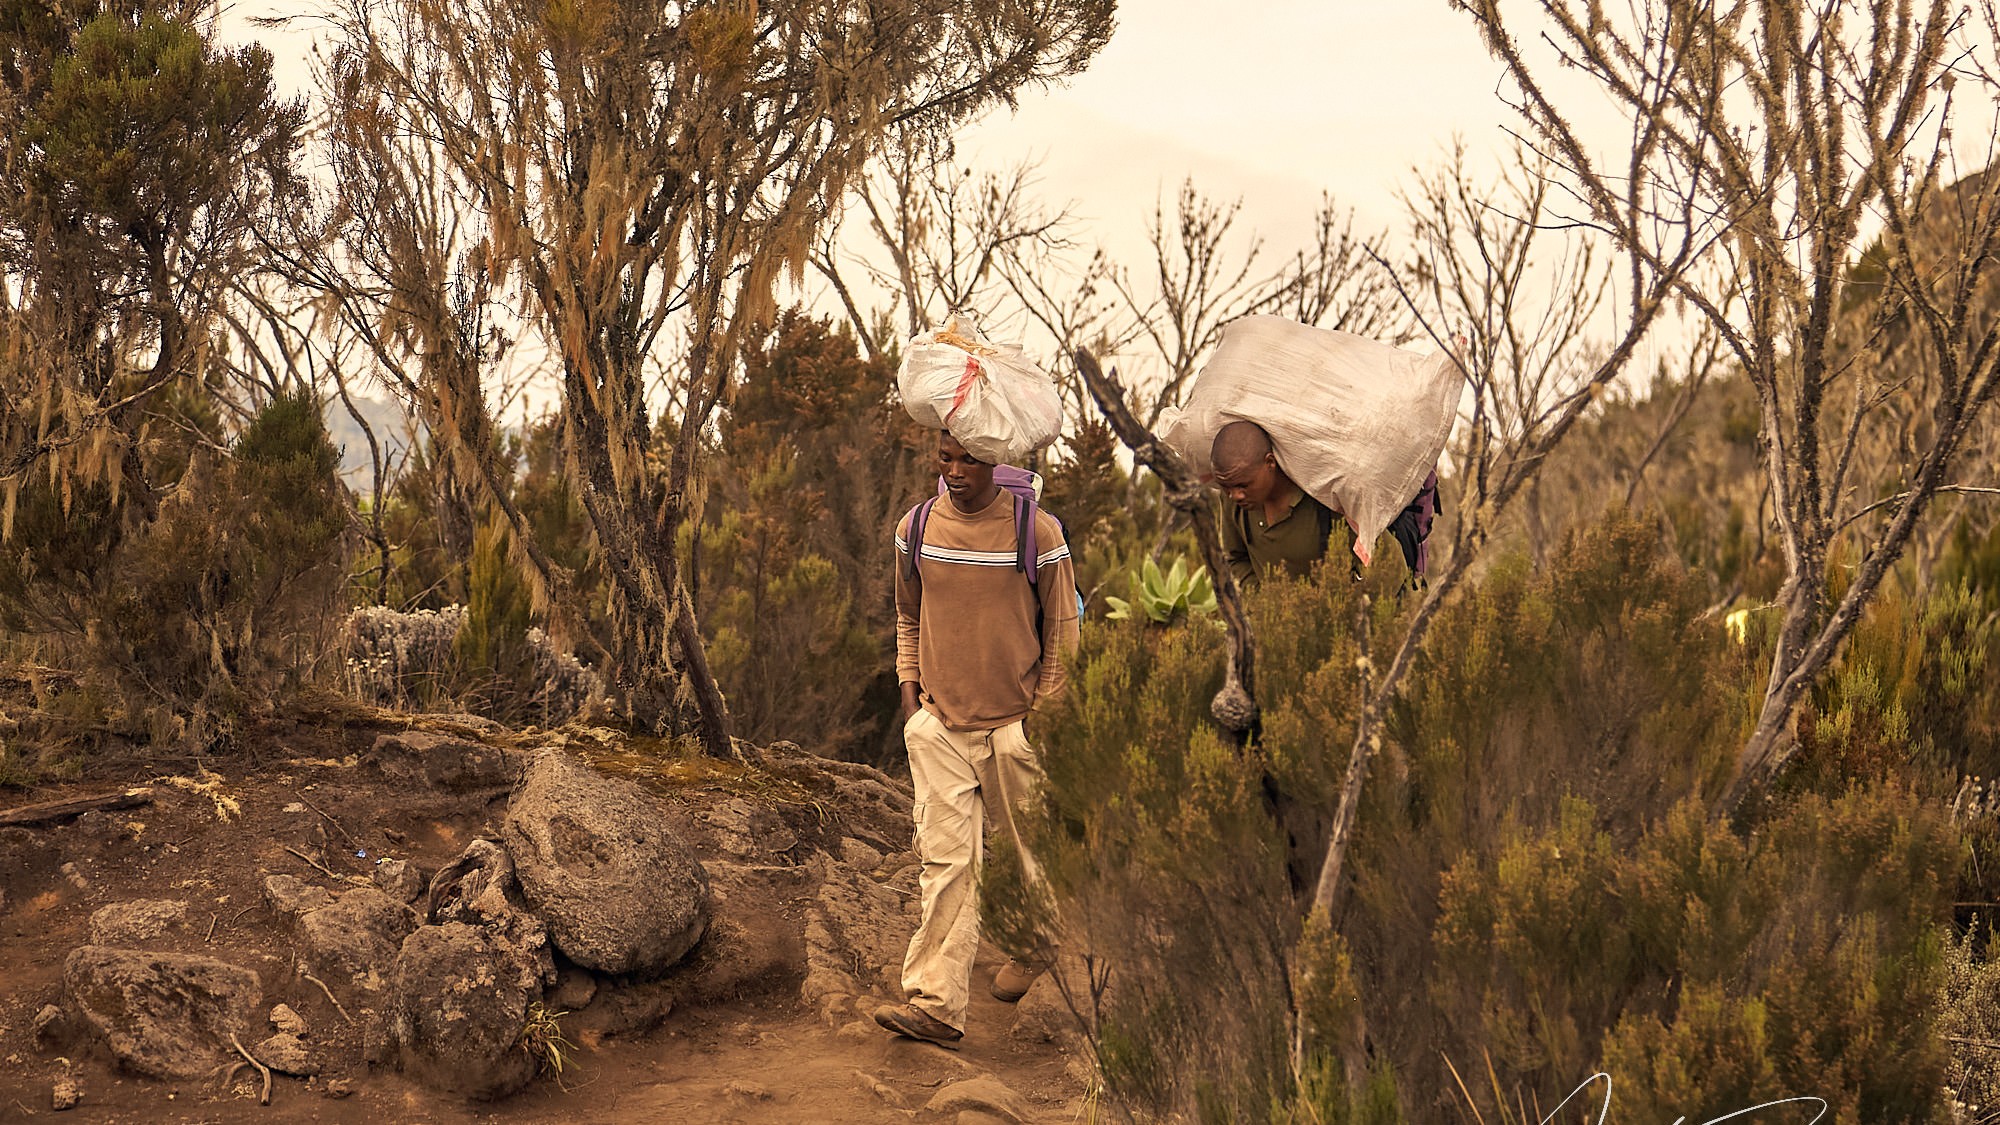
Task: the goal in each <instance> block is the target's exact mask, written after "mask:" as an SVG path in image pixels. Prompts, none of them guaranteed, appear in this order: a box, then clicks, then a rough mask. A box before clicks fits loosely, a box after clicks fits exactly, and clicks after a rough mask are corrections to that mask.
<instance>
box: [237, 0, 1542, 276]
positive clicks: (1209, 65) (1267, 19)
mask: <svg viewBox="0 0 2000 1125" xmlns="http://www.w3.org/2000/svg"><path fill="white" fill-rule="evenodd" d="M279 10H281V6H280V5H277V4H268V5H267V4H256V3H253V4H249V5H243V6H238V7H235V8H233V9H232V10H231V11H230V13H229V14H228V15H227V16H225V18H224V21H223V26H224V34H225V36H227V37H229V38H244V39H248V38H255V39H258V40H261V41H262V42H263V43H264V44H265V45H266V46H267V47H269V48H270V49H271V50H272V52H273V54H274V55H275V56H276V59H277V71H278V78H279V82H280V84H281V87H282V88H283V89H285V90H286V92H288V93H294V94H297V93H304V92H306V83H307V81H308V77H309V74H308V70H307V65H306V58H305V52H306V50H307V49H308V46H309V44H308V39H307V36H306V35H305V34H303V33H301V32H279V31H275V30H272V29H269V28H253V27H250V26H248V24H247V23H246V20H247V19H248V18H249V17H250V16H254V15H260V14H265V13H273V12H276V11H279ZM1498 78H1499V68H1498V67H1497V66H1496V65H1495V64H1494V63H1493V62H1492V60H1491V59H1490V58H1489V57H1488V56H1487V54H1486V52H1485V50H1484V48H1482V47H1481V46H1480V43H1479V39H1478V36H1477V35H1476V34H1475V33H1474V32H1473V30H1472V24H1471V21H1470V19H1469V18H1468V17H1467V16H1466V15H1465V14H1463V13H1460V12H1454V11H1451V10H1450V8H1449V6H1448V5H1447V3H1446V2H1445V0H1263V2H1260V3H1256V4H1243V5H1234V4H1230V5H1225V4H1221V3H1218V2H1216V0H1124V2H1123V3H1121V4H1120V6H1119V12H1118V29H1117V32H1116V33H1115V34H1114V35H1113V36H1112V39H1111V42H1110V43H1109V45H1107V46H1106V47H1105V49H1104V51H1103V52H1102V53H1101V54H1100V55H1099V56H1098V58H1097V60H1096V61H1095V62H1094V63H1093V64H1092V65H1091V67H1090V69H1089V70H1088V71H1086V72H1085V73H1084V74H1082V75H1081V76H1079V77H1077V78H1076V79H1074V80H1072V81H1071V82H1070V83H1069V84H1067V85H1066V86H1061V87H1052V88H1048V89H1044V90H1038V91H1030V92H1028V93H1026V94H1025V95H1024V96H1023V97H1022V98H1021V104H1020V108H1019V111H1018V112H1017V113H1013V114H1009V113H1007V112H1006V111H1005V110H1004V109H1003V110H1001V111H999V112H996V113H994V114H991V115H989V116H988V117H987V118H986V119H984V120H983V121H981V122H979V123H977V124H975V125H974V126H972V127H970V128H969V129H968V130H966V131H965V132H964V133H962V134H961V136H960V138H959V150H960V154H961V156H962V157H963V158H965V159H966V160H968V161H969V162H971V163H973V164H974V165H975V166H990V167H996V168H997V167H1005V166H1009V165H1012V164H1014V163H1017V162H1018V161H1019V160H1020V159H1022V158H1023V157H1030V156H1032V157H1035V158H1037V159H1039V160H1040V162H1041V169H1042V175H1041V188H1042V192H1043V194H1044V195H1045V197H1046V201H1047V202H1049V203H1051V204H1054V205H1061V204H1064V203H1073V204H1074V205H1075V207H1076V211H1077V214H1078V215H1079V216H1080V217H1081V218H1083V219H1085V220H1086V221H1088V222H1089V223H1091V224H1092V227H1093V230H1094V231H1101V234H1102V236H1103V237H1102V241H1105V242H1107V243H1109V244H1111V245H1112V246H1113V247H1122V246H1126V245H1131V244H1138V245H1141V246H1142V245H1143V243H1142V242H1141V240H1142V238H1143V230H1144V226H1143V220H1144V217H1145V216H1146V215H1147V214H1150V211H1151V208H1152V204H1153V201H1154V199H1155V198H1156V196H1158V195H1160V194H1162V193H1164V195H1165V196H1166V198H1167V200H1168V201H1169V203H1171V201H1172V198H1173V193H1174V192H1175V191H1176V190H1177V188H1178V187H1179V184H1180V182H1181V180H1182V179H1184V178H1186V177H1188V176H1190V175H1192V176H1193V177H1194V179H1195V181H1196V183H1197V185H1198V186H1199V187H1201V189H1202V190H1203V191H1205V192H1206V193H1207V194H1209V195H1210V196H1213V197H1218V198H1221V199H1231V198H1235V197H1237V196H1241V197H1242V199H1243V218H1242V220H1241V222H1243V223H1244V224H1246V225H1249V226H1254V227H1255V228H1256V229H1257V230H1258V231H1259V232H1260V233H1263V234H1265V235H1267V236H1268V237H1269V238H1270V240H1271V242H1272V243H1273V246H1274V248H1276V247H1277V246H1279V245H1283V244H1287V243H1289V242H1291V241H1293V240H1294V239H1296V238H1299V237H1303V236H1304V235H1305V234H1306V233H1307V232H1309V231H1310V229H1311V219H1312V216H1313V213H1314V211H1315V210H1316V208H1317V206H1318V203H1319V199H1320V194H1321V192H1322V191H1331V192H1332V193H1333V194H1334V197H1335V198H1336V200H1338V201H1340V202H1341V203H1342V204H1343V205H1347V206H1351V207H1353V208H1355V210H1356V212H1357V215H1358V218H1359V220H1360V221H1359V224H1358V225H1359V226H1360V227H1361V228H1362V229H1366V230H1380V229H1382V228H1384V227H1387V226H1390V225H1392V224H1394V223H1395V222H1396V221H1397V210H1396V206H1395V199H1394V194H1393V193H1394V190H1395V187H1396V185H1397V183H1398V181H1399V180H1400V179H1402V178H1403V177H1405V176H1406V174H1407V173H1408V171H1409V169H1410V168H1411V166H1413V165H1417V164H1429V163H1431V162H1432V161H1434V160H1435V159H1436V157H1437V156H1438V154H1439V152H1440V151H1441V150H1442V149H1443V147H1444V146H1446V145H1448V144H1449V143H1450V142H1451V139H1452V136H1453V135H1454V134H1455V133H1456V134H1460V135H1463V136H1464V137H1465V138H1466V139H1467V140H1468V142H1470V143H1471V145H1472V147H1473V149H1474V150H1475V151H1498V150H1499V149H1500V148H1502V147H1503V146H1504V145H1505V143H1506V138H1505V137H1504V135H1502V133H1501V132H1500V126H1501V124H1502V122H1505V121H1508V120H1510V111H1509V110H1508V109H1507V108H1506V107H1505V106H1504V105H1502V104H1501V103H1500V102H1499V100H1498V98H1497V97H1496V95H1495V89H1496V83H1497V81H1498Z"/></svg>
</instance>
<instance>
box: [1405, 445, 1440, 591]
mask: <svg viewBox="0 0 2000 1125" xmlns="http://www.w3.org/2000/svg"><path fill="white" fill-rule="evenodd" d="M1437 502H1438V475H1437V470H1436V469H1432V470H1431V475H1430V476H1427V477H1425V478H1424V487H1423V488H1422V489H1421V490H1420V491H1418V493H1417V498H1416V499H1415V500H1414V501H1412V502H1411V503H1412V506H1413V507H1415V508H1416V509H1417V565H1416V566H1415V567H1414V568H1412V569H1414V570H1415V571H1416V572H1417V576H1418V577H1419V578H1421V577H1423V576H1424V575H1426V574H1428V573H1430V569H1431V523H1432V522H1433V521H1435V520H1436V519H1437Z"/></svg>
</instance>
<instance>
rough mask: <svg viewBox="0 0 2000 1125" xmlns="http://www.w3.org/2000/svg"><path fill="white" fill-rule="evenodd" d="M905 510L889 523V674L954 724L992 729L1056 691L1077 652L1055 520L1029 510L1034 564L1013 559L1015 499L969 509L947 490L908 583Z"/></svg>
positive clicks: (1072, 579) (1072, 584)
mask: <svg viewBox="0 0 2000 1125" xmlns="http://www.w3.org/2000/svg"><path fill="white" fill-rule="evenodd" d="M909 532H910V517H909V516H908V515H907V514H906V515H904V517H903V520H902V522H901V523H899V524H898V525H897V526H896V676H897V679H898V680H900V681H902V682H904V683H909V682H913V681H914V682H915V683H917V684H918V685H919V686H920V689H921V691H922V698H923V704H924V707H925V708H926V709H928V710H929V711H930V712H931V713H932V714H934V715H936V716H937V717H938V718H939V719H941V720H943V722H944V724H945V726H947V727H950V728H951V729H953V730H992V729H994V728H996V727H1003V726H1006V725H1007V724H1008V723H1011V722H1014V721H1016V720H1018V719H1022V718H1024V717H1026V716H1027V714H1028V712H1029V711H1030V710H1032V709H1034V708H1035V707H1036V706H1038V705H1039V704H1042V703H1044V702H1047V701H1049V700H1051V699H1054V698H1055V697H1056V696H1058V695H1060V694H1061V693H1062V691H1063V688H1064V686H1065V685H1066V684H1067V682H1068V673H1067V672H1066V671H1065V669H1064V666H1063V665H1064V661H1065V659H1066V658H1067V657H1068V655H1069V654H1070V653H1072V652H1074V651H1075V650H1076V644H1077V628H1078V627H1077V618H1076V568H1075V565H1074V564H1073V563H1072V562H1071V561H1070V557H1069V544H1068V543H1067V542H1065V541H1064V539H1063V533H1062V525H1061V524H1059V523H1057V522H1056V520H1055V519H1054V517H1052V516H1050V515H1049V514H1048V513H1047V512H1044V511H1042V510H1041V509H1039V508H1037V509H1036V510H1035V540H1036V542H1035V549H1036V554H1037V556H1038V559H1039V567H1040V571H1039V574H1038V575H1037V578H1036V583H1035V585H1033V586H1030V585H1029V584H1028V577H1027V575H1025V574H1023V573H1022V572H1021V571H1020V569H1019V568H1018V567H1017V566H1016V565H1015V562H1016V547H1015V530H1014V498H1013V496H1012V495H1011V494H1010V493H1008V492H1007V491H1006V490H1005V489H1002V490H1001V492H1000V495H999V496H998V497H997V498H996V499H994V501H993V502H992V503H991V504H988V505H987V506H986V507H984V508H982V509H980V510H979V511H977V512H972V513H966V512H961V511H959V510H958V506H957V505H956V504H954V503H952V501H951V498H950V497H940V498H939V500H938V502H937V503H936V504H933V505H932V506H931V514H930V518H929V520H928V522H927V523H926V524H925V525H924V543H923V555H922V557H921V558H920V559H919V560H918V566H919V568H920V571H919V578H918V580H917V581H916V582H911V581H910V580H909V579H908V578H907V577H906V573H905V567H904V564H905V562H906V561H907V559H908V556H909Z"/></svg>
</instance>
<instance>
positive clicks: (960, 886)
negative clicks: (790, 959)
mask: <svg viewBox="0 0 2000 1125" xmlns="http://www.w3.org/2000/svg"><path fill="white" fill-rule="evenodd" d="M903 744H904V745H905V746H906V747H908V749H909V752H910V780H911V781H912V782H913V784H914V788H915V790H916V810H915V815H916V822H917V857H918V858H919V859H921V860H922V861H923V873H922V876H921V886H922V889H923V915H922V919H921V920H920V921H919V922H918V923H917V932H916V934H915V935H914V936H912V937H911V938H910V949H909V952H908V953H907V954H905V955H904V957H903V994H904V995H905V996H906V997H908V999H909V1001H910V1003H912V1004H914V1005H916V1006H917V1007H918V1008H920V1009H922V1010H923V1011H924V1012H926V1013H928V1014H929V1015H930V1016H932V1017H933V1018H936V1019H940V1020H943V1021H944V1022H945V1023H948V1024H950V1025H951V1026H953V1027H955V1028H958V1029H959V1030H961V1031H963V1030H965V1009H966V1003H967V1001H968V999H969V994H970V990H971V987H972V959H973V955H974V954H976V953H977V952H979V863H980V858H981V856H982V854H983V840H982V838H981V832H982V829H983V828H984V827H985V826H986V824H988V823H990V825H991V827H992V829H993V830H994V831H995V832H999V833H1003V834H1004V835H1005V837H1006V838H1007V839H1008V840H1010V841H1011V842H1012V843H1013V844H1014V845H1015V850H1016V851H1017V852H1019V853H1020V855H1021V857H1022V862H1023V863H1024V864H1028V865H1032V864H1033V862H1034V861H1033V860H1032V858H1030V857H1029V856H1028V854H1027V852H1026V850H1025V849H1023V848H1021V846H1020V844H1021V838H1020V835H1019V833H1018V831H1017V829H1016V827H1015V824H1014V813H1015V810H1017V809H1019V808H1020V807H1021V806H1022V804H1023V803H1024V802H1026V801H1028V800H1030V799H1032V798H1033V797H1034V795H1035V794H1036V793H1037V792H1038V791H1039V790H1040V788H1041V785H1042V766H1041V762H1040V761H1039V760H1037V758H1036V756H1035V751H1034V748H1033V747H1030V746H1029V745H1028V739H1027V736H1026V735H1025V734H1023V733H1022V724H1020V723H1010V724H1008V725H1007V726H1004V727H1001V728H999V729H997V730H978V731H956V730H952V729H951V728H949V727H947V726H945V725H944V722H943V720H941V719H939V718H938V717H937V716H936V715H933V714H931V713H930V712H929V711H926V710H924V709H922V708H919V709H918V710H917V713H916V714H914V715H912V716H910V719H909V721H908V722H907V723H905V724H904V725H903ZM1028 877H1029V878H1030V879H1033V878H1035V877H1036V873H1035V872H1034V870H1033V868H1032V866H1030V867H1029V872H1028Z"/></svg>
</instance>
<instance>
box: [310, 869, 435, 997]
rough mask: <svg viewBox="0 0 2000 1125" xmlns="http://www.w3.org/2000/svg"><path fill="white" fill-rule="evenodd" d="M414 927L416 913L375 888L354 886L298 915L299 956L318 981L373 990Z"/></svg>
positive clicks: (415, 924) (415, 926)
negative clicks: (324, 979) (328, 902)
mask: <svg viewBox="0 0 2000 1125" xmlns="http://www.w3.org/2000/svg"><path fill="white" fill-rule="evenodd" d="M416 928H417V915H416V912H415V911H413V910H411V909H410V908H409V907H408V906H406V905H404V904H403V903H400V902H397V901H396V900H395V899H393V898H391V897H389V896H388V895H386V894H383V893H382V892H381V891H378V890H375V889H373V888H371V887H356V888H355V889H354V890H351V891H348V892H347V893H346V894H344V895H341V896H340V898H339V899H338V900H337V901H335V902H334V903H332V904H331V905H329V906H322V907H320V908H319V909H317V910H312V911H308V912H307V913H305V914H302V915H300V916H299V947H300V948H299V955H300V957H301V959H302V960H304V961H305V963H306V964H308V965H311V966H312V967H313V971H314V972H316V973H318V974H319V975H320V976H323V977H337V978H340V979H343V980H352V981H354V983H355V984H356V985H358V986H359V987H361V988H364V989H368V990H370V991H373V990H375V989H377V988H380V987H381V986H382V984H383V983H384V982H383V978H382V974H383V973H384V972H385V971H386V970H387V969H388V967H389V966H390V965H392V964H394V963H395V960H396V951H397V950H398V949H400V948H401V947H402V944H403V939H404V938H406V937H408V936H409V935H410V931H412V930H414V929H416Z"/></svg>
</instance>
